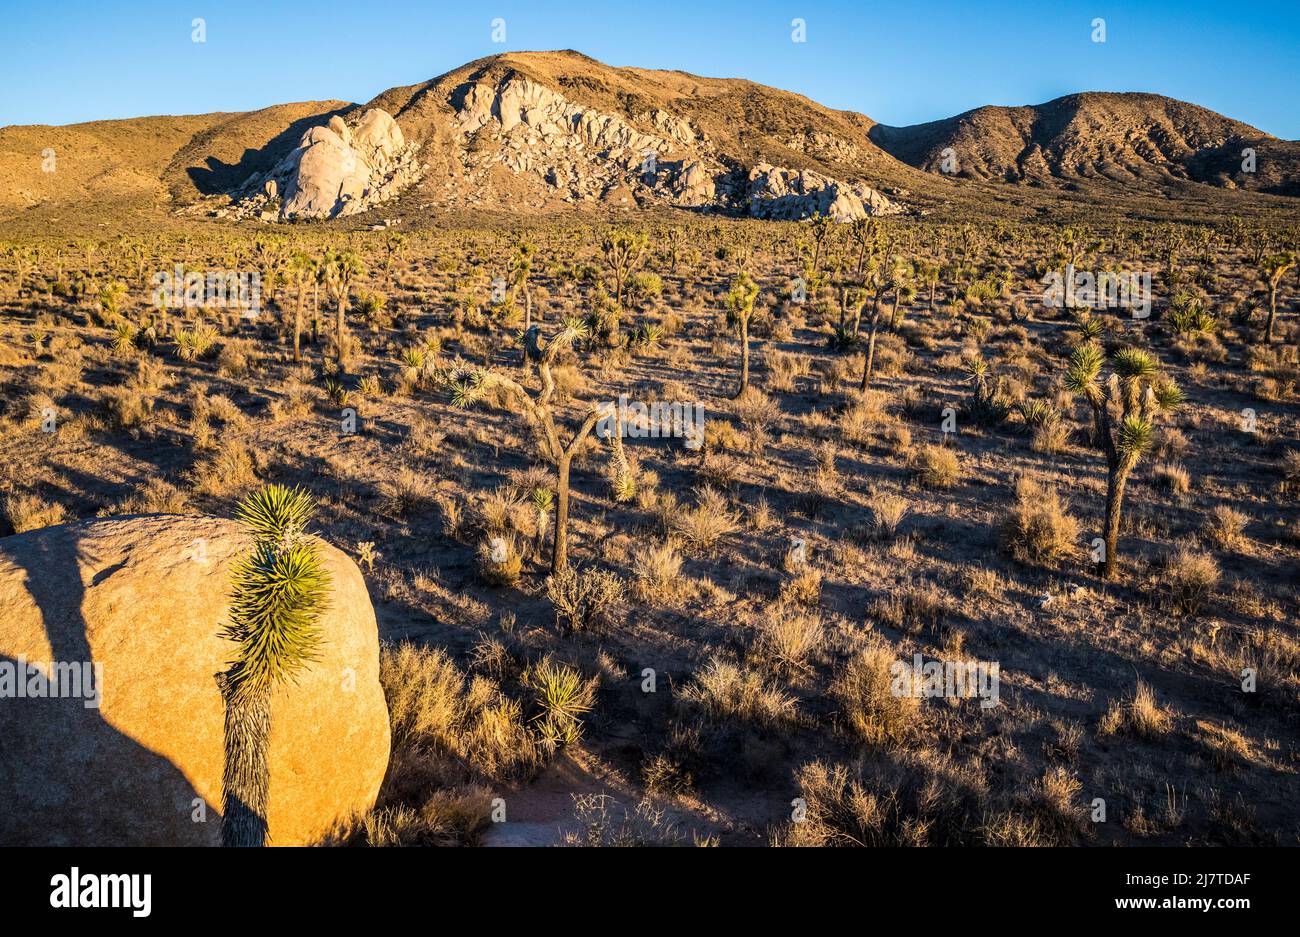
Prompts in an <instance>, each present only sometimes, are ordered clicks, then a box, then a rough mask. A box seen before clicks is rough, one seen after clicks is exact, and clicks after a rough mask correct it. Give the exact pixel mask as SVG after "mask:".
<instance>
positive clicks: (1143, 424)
mask: <svg viewBox="0 0 1300 937" xmlns="http://www.w3.org/2000/svg"><path fill="white" fill-rule="evenodd" d="M1151 435H1152V433H1151V421H1150V420H1146V419H1143V418H1142V417H1140V416H1137V415H1131V416H1127V417H1125V418H1124V422H1123V423H1121V424H1120V427H1119V451H1120V452H1121V453H1122V454H1123V455H1124V456H1126V457H1127V458H1130V459H1134V460H1136V459H1137V458H1138V457H1139V456H1140V455H1142V453H1144V452H1146V450H1147V447H1148V446H1150V445H1151Z"/></svg>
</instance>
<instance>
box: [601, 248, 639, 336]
mask: <svg viewBox="0 0 1300 937" xmlns="http://www.w3.org/2000/svg"><path fill="white" fill-rule="evenodd" d="M649 243H650V238H649V236H648V235H647V234H646V233H645V232H644V231H626V230H624V229H622V228H615V229H613V230H612V231H610V232H609V233H607V234H606V235H605V237H604V239H602V240H601V242H600V250H601V253H602V254H604V255H605V263H606V264H607V265H608V266H609V270H610V273H611V274H613V276H614V301H615V302H616V303H618V308H619V309H620V310H622V308H623V287H624V286H625V285H626V284H627V278H628V277H630V276H631V275H632V271H633V270H635V269H636V268H637V265H638V264H640V263H641V257H642V255H644V254H645V249H646V245H647V244H649ZM609 340H610V343H611V344H618V320H617V319H615V321H614V327H613V332H612V334H611V335H610V336H609Z"/></svg>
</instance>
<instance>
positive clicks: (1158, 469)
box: [1151, 462, 1192, 495]
mask: <svg viewBox="0 0 1300 937" xmlns="http://www.w3.org/2000/svg"><path fill="white" fill-rule="evenodd" d="M1151 481H1152V482H1153V483H1154V484H1155V485H1157V486H1159V487H1161V488H1163V489H1165V490H1166V491H1168V492H1169V493H1170V494H1174V495H1185V494H1187V492H1188V491H1190V490H1191V487H1192V476H1191V474H1190V473H1189V472H1188V471H1187V469H1185V468H1184V467H1183V466H1181V465H1179V464H1178V463H1176V462H1157V463H1156V464H1155V465H1154V466H1152V467H1151Z"/></svg>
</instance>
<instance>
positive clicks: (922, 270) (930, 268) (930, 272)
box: [916, 260, 940, 315]
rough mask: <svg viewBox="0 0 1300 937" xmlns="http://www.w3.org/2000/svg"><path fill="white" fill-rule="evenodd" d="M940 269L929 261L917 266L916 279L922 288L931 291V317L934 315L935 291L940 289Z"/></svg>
mask: <svg viewBox="0 0 1300 937" xmlns="http://www.w3.org/2000/svg"><path fill="white" fill-rule="evenodd" d="M939 275H940V268H939V265H938V264H936V263H931V262H930V261H928V260H925V261H922V262H921V263H919V264H917V265H916V278H917V280H918V281H919V282H920V284H921V285H922V286H924V287H925V288H926V289H928V290H929V291H930V308H929V312H930V315H934V291H935V290H936V289H938V287H939Z"/></svg>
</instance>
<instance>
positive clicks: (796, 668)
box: [754, 605, 825, 677]
mask: <svg viewBox="0 0 1300 937" xmlns="http://www.w3.org/2000/svg"><path fill="white" fill-rule="evenodd" d="M824 634H825V633H824V631H823V629H822V623H821V618H820V617H819V616H818V615H816V614H812V613H809V612H805V611H800V610H798V609H794V608H790V607H789V606H785V605H783V606H780V607H778V608H777V609H775V610H774V612H773V613H772V614H771V615H770V616H769V617H768V618H767V619H766V621H765V622H764V623H763V625H762V628H761V629H760V631H759V635H758V640H757V641H756V642H755V645H754V656H755V657H756V658H757V659H758V660H760V661H761V662H763V663H764V664H766V665H767V666H768V667H769V668H770V669H771V670H773V671H775V672H776V673H778V674H781V675H782V676H786V677H796V676H799V675H800V674H803V673H806V672H807V671H808V669H809V658H810V657H811V656H812V655H813V654H814V653H815V652H816V651H817V649H818V648H819V647H820V646H821V643H822V640H823V638H824Z"/></svg>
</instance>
